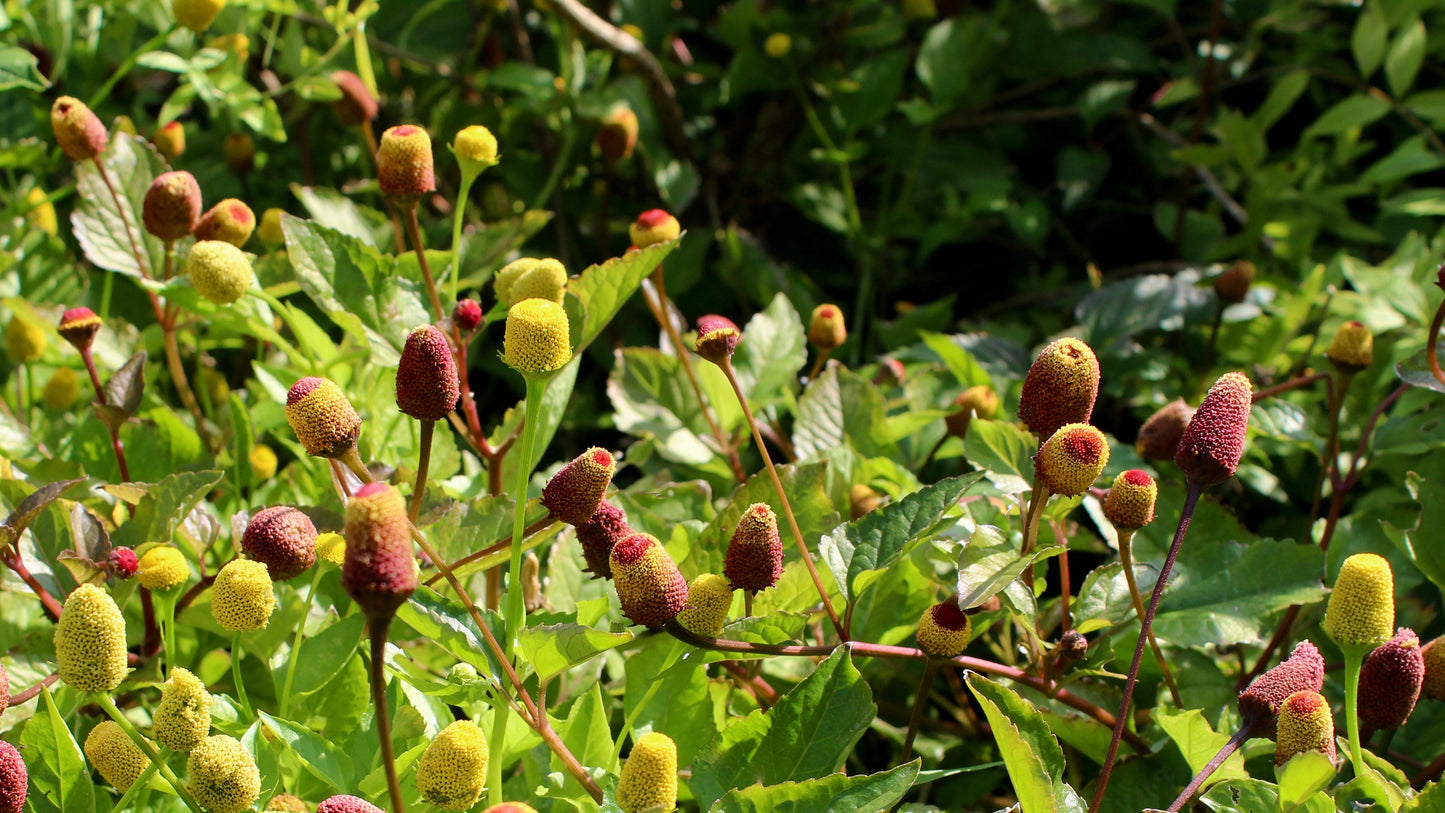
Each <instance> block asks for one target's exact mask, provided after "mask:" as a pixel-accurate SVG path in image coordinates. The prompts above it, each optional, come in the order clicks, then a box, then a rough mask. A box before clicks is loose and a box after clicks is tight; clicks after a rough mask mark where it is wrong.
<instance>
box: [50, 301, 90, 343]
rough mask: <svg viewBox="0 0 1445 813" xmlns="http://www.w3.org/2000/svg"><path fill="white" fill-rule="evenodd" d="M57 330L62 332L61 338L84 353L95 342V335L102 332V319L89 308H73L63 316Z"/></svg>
mask: <svg viewBox="0 0 1445 813" xmlns="http://www.w3.org/2000/svg"><path fill="white" fill-rule="evenodd" d="M56 330H58V331H60V336H61V338H63V339H65V340H66V341H67V342H70V343H71V344H73V345H75V349H76V350H79V351H80V352H82V353H84V352H85V351H86V350H88V349H89V348H90V343H91V342H93V341H95V334H96V333H98V332H99V331H100V317H99V316H96V315H95V311H93V310H91V309H90V308H87V307H83V306H82V307H79V308H71V309H70V310H68V311H66V312H65V313H64V314H62V315H61V317H60V325H59V326H58V327H57V328H56Z"/></svg>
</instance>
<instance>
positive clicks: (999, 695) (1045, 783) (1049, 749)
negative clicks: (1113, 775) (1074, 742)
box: [964, 672, 1084, 813]
mask: <svg viewBox="0 0 1445 813" xmlns="http://www.w3.org/2000/svg"><path fill="white" fill-rule="evenodd" d="M964 680H965V681H966V682H967V683H968V688H969V691H971V692H973V696H974V698H975V699H977V700H978V703H979V705H980V706H982V707H983V713H984V715H985V716H986V717H988V722H989V726H990V727H991V728H992V729H993V738H994V741H995V742H997V743H998V748H999V753H1000V755H1002V757H1003V762H1004V766H1005V767H1006V768H1007V769H1008V777H1009V782H1010V783H1012V784H1013V789H1014V795H1015V796H1017V797H1018V800H1019V806H1020V807H1021V808H1022V809H1024V810H1029V811H1033V810H1056V811H1073V810H1078V811H1080V813H1082V812H1083V810H1084V806H1083V803H1082V801H1081V800H1079V799H1078V795H1077V794H1075V793H1074V792H1073V790H1072V789H1071V788H1069V786H1068V785H1065V784H1064V781H1063V778H1062V777H1063V775H1064V751H1063V749H1062V748H1060V747H1059V741H1058V740H1056V739H1054V735H1053V733H1052V732H1051V731H1049V725H1048V723H1046V722H1045V721H1044V718H1043V715H1041V714H1039V711H1038V709H1036V708H1034V707H1033V706H1031V705H1029V704H1028V703H1026V702H1024V700H1023V698H1021V697H1019V696H1018V695H1017V694H1015V693H1014V691H1013V690H1012V689H1009V688H1007V687H1005V686H1003V685H1001V684H998V683H995V682H993V681H992V680H989V679H988V678H986V677H984V676H983V675H980V674H978V673H976V672H969V673H967V675H966V677H965V678H964Z"/></svg>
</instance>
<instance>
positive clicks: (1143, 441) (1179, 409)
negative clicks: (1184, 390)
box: [1134, 398, 1194, 460]
mask: <svg viewBox="0 0 1445 813" xmlns="http://www.w3.org/2000/svg"><path fill="white" fill-rule="evenodd" d="M1193 417H1194V408H1193V407H1191V406H1189V405H1188V404H1186V403H1184V399H1182V398H1176V399H1175V400H1173V401H1170V402H1169V403H1167V404H1165V405H1164V406H1162V407H1160V408H1159V411H1158V412H1155V413H1154V414H1153V415H1150V416H1149V419H1148V420H1146V421H1144V425H1143V426H1141V427H1139V437H1138V438H1137V439H1136V440H1135V441H1134V451H1136V452H1138V453H1139V456H1140V457H1142V458H1144V459H1145V460H1173V459H1174V453H1175V452H1177V451H1179V439H1180V438H1182V437H1184V430H1185V428H1186V427H1188V426H1189V419H1190V418H1193Z"/></svg>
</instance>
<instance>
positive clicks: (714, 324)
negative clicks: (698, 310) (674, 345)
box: [692, 313, 743, 365]
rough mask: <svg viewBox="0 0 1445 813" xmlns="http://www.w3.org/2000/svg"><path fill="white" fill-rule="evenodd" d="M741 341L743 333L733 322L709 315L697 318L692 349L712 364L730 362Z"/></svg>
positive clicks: (715, 315)
mask: <svg viewBox="0 0 1445 813" xmlns="http://www.w3.org/2000/svg"><path fill="white" fill-rule="evenodd" d="M742 340H743V332H742V331H741V330H738V326H737V325H736V324H735V323H734V322H733V320H731V319H729V318H727V317H726V316H719V315H717V314H715V313H710V314H708V315H706V316H699V317H698V318H697V341H696V342H694V343H693V346H692V349H693V350H694V351H696V352H697V354H698V355H699V356H702V357H703V358H705V359H707V360H708V361H710V362H712V363H713V364H718V365H721V364H722V363H723V362H725V361H730V360H731V359H732V357H733V353H734V352H736V351H737V349H738V343H739V342H741V341H742Z"/></svg>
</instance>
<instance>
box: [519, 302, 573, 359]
mask: <svg viewBox="0 0 1445 813" xmlns="http://www.w3.org/2000/svg"><path fill="white" fill-rule="evenodd" d="M570 334H571V328H570V326H569V325H568V324H567V311H565V310H563V309H562V306H561V305H558V304H557V303H556V302H553V301H551V300H549V299H524V300H522V301H520V302H518V303H517V304H515V305H513V306H512V307H511V308H509V309H508V310H507V327H506V331H505V332H504V333H503V335H502V360H503V361H505V362H507V366H509V367H511V368H512V369H513V370H516V371H517V372H519V373H521V374H522V375H540V374H543V373H550V372H553V371H555V370H560V369H562V368H563V367H565V366H567V362H569V361H571V360H572V344H571V341H572V340H571V335H570Z"/></svg>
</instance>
